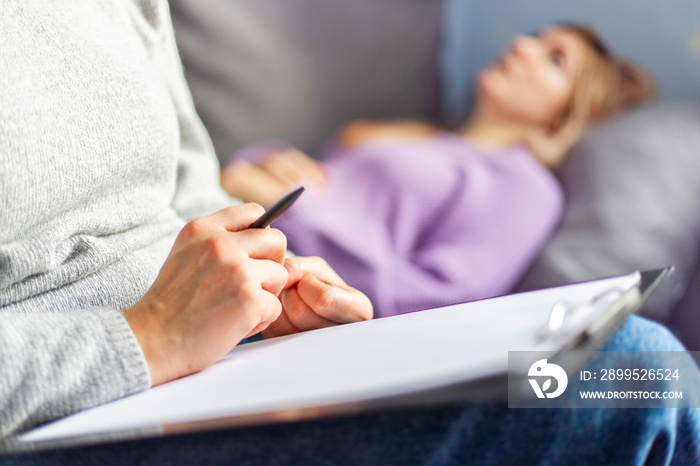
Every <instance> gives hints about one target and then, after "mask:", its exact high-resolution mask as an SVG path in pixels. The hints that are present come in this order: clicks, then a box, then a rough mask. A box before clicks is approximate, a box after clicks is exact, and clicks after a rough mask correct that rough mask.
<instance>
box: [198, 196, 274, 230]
mask: <svg viewBox="0 0 700 466" xmlns="http://www.w3.org/2000/svg"><path fill="white" fill-rule="evenodd" d="M264 213H265V209H264V208H263V207H262V206H261V205H260V204H254V203H248V204H238V205H235V206H231V207H226V208H225V209H221V210H220V211H218V212H216V213H214V214H212V215H209V216H207V217H203V218H204V219H207V220H209V221H211V222H213V223H214V224H215V225H218V226H220V227H221V228H223V229H225V230H226V231H231V232H237V231H242V230H245V229H246V228H248V227H249V226H250V224H251V223H253V222H254V221H255V220H257V218H258V217H260V216H261V215H262V214H264Z"/></svg>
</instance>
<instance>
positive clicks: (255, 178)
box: [221, 149, 326, 207]
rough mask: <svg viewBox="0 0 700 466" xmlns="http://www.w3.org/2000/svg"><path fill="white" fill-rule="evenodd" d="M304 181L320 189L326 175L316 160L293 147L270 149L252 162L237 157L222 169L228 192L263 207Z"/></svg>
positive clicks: (223, 181) (222, 176)
mask: <svg viewBox="0 0 700 466" xmlns="http://www.w3.org/2000/svg"><path fill="white" fill-rule="evenodd" d="M303 183H308V184H310V185H311V187H313V188H315V189H323V188H324V187H325V184H326V175H325V173H324V171H323V167H322V166H321V164H320V163H319V162H318V161H316V160H314V159H312V158H311V157H310V156H308V155H306V154H304V153H303V152H300V151H298V150H295V149H284V150H273V151H270V152H268V153H267V154H265V156H264V157H262V158H261V159H260V160H259V161H257V162H255V163H252V162H248V161H247V160H236V161H234V162H233V163H231V164H230V165H228V166H227V167H226V168H224V169H223V171H222V172H221V186H222V187H223V188H224V189H225V190H226V192H228V194H229V195H231V196H233V197H236V198H238V199H241V200H243V201H245V202H257V203H258V204H261V205H263V206H266V207H269V206H270V205H272V204H273V203H274V202H276V201H277V200H278V199H280V198H281V197H282V196H284V195H285V194H287V192H289V191H290V190H291V189H292V188H295V187H297V186H299V185H301V184H303Z"/></svg>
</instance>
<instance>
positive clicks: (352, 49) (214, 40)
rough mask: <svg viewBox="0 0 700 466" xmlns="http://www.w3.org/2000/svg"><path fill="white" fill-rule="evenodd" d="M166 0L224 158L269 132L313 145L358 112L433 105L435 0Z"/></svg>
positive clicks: (423, 111) (395, 112)
mask: <svg viewBox="0 0 700 466" xmlns="http://www.w3.org/2000/svg"><path fill="white" fill-rule="evenodd" d="M170 3H171V13H172V16H173V24H174V26H175V32H176V38H177V41H178V46H179V48H180V55H181V57H182V61H183V64H184V66H185V72H186V77H187V79H188V82H189V84H190V88H191V90H192V95H193V98H194V101H195V105H196V107H197V110H198V112H199V114H200V116H201V118H202V121H203V122H204V124H205V126H206V127H207V129H208V130H209V133H210V135H211V137H212V140H213V142H214V146H215V148H216V151H217V153H218V155H219V158H220V159H221V160H224V159H225V158H227V157H228V155H229V154H230V153H232V152H233V151H235V150H238V149H240V148H241V147H242V146H244V145H246V144H250V143H254V142H258V141H260V140H263V139H267V138H281V139H284V140H286V141H289V142H290V143H292V144H293V145H295V146H297V147H300V148H301V149H304V150H306V151H313V150H314V149H315V148H317V147H318V144H319V143H320V142H321V141H322V140H324V139H325V138H327V137H328V136H330V135H331V134H332V133H333V132H334V131H335V130H336V129H337V128H338V127H339V126H340V125H342V124H343V123H345V122H346V121H348V120H350V119H354V118H386V117H395V116H401V117H411V116H413V117H428V118H432V117H435V115H436V114H437V111H438V100H439V98H438V95H437V88H438V73H437V63H436V55H437V47H438V42H439V26H440V14H441V7H442V2H441V1H434V0H415V1H410V2H407V1H405V0H372V1H338V0H304V1H289V0H236V1H230V0H171V2H170Z"/></svg>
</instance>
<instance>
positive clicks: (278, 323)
mask: <svg viewBox="0 0 700 466" xmlns="http://www.w3.org/2000/svg"><path fill="white" fill-rule="evenodd" d="M299 332H300V330H299V329H298V328H296V327H295V326H294V325H293V324H292V323H291V322H290V320H289V317H288V316H287V313H286V312H285V311H284V309H283V310H282V313H281V314H280V316H279V317H278V318H277V320H275V321H274V322H272V323H271V324H270V325H269V326H268V327H267V328H266V329H265V330H263V332H262V335H263V338H274V337H281V336H283V335H291V334H292V333H299Z"/></svg>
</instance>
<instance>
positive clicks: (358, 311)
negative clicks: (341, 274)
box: [296, 274, 373, 324]
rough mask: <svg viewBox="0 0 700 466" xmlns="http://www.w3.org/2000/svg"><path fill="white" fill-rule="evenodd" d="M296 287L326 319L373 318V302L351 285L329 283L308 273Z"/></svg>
mask: <svg viewBox="0 0 700 466" xmlns="http://www.w3.org/2000/svg"><path fill="white" fill-rule="evenodd" d="M296 289H297V290H298V294H299V296H300V298H301V299H302V300H303V301H304V303H306V305H307V306H308V307H310V308H311V309H312V310H313V312H314V313H315V314H317V315H318V316H319V317H322V318H323V319H325V320H328V321H331V322H336V323H339V324H347V323H350V322H360V321H363V320H369V319H371V318H372V314H373V311H372V304H371V303H370V301H369V299H368V298H367V296H365V295H364V294H363V293H361V292H359V291H358V290H356V289H354V288H351V287H349V286H346V285H340V286H338V285H333V284H329V283H326V282H323V281H321V280H319V279H318V278H316V277H315V276H313V275H311V274H307V275H304V276H303V277H302V279H301V280H300V281H299V283H298V284H297V287H296Z"/></svg>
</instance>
